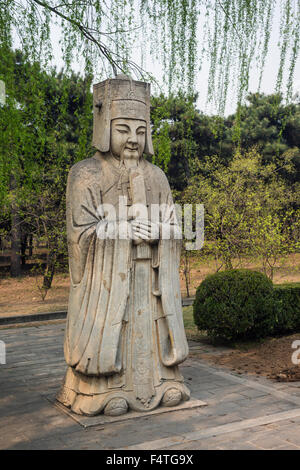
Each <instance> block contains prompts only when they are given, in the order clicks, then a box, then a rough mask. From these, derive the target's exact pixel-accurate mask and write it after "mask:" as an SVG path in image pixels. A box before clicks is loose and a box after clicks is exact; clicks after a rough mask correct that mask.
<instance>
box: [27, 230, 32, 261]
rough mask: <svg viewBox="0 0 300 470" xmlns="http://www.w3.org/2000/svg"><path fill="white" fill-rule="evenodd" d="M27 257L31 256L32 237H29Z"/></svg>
mask: <svg viewBox="0 0 300 470" xmlns="http://www.w3.org/2000/svg"><path fill="white" fill-rule="evenodd" d="M28 256H29V257H30V258H31V256H32V235H29V253H28Z"/></svg>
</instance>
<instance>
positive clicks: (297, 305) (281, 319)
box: [274, 284, 300, 334]
mask: <svg viewBox="0 0 300 470" xmlns="http://www.w3.org/2000/svg"><path fill="white" fill-rule="evenodd" d="M274 287H275V289H274V295H275V298H276V299H277V301H278V303H279V309H278V312H277V318H276V323H275V333H279V334H280V333H288V332H293V331H297V330H298V331H299V330H300V286H299V285H293V284H289V285H284V284H282V285H278V286H274Z"/></svg>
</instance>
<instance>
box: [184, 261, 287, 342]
mask: <svg viewBox="0 0 300 470" xmlns="http://www.w3.org/2000/svg"><path fill="white" fill-rule="evenodd" d="M193 311H194V321H195V324H196V325H197V327H198V329H199V330H206V331H207V333H208V335H209V336H210V337H215V338H217V337H219V338H222V339H226V340H234V339H255V338H261V337H263V336H267V335H268V334H270V333H272V332H273V331H274V328H275V323H276V321H277V320H278V318H279V316H280V315H279V314H278V311H280V310H279V302H278V300H277V299H276V298H275V296H274V288H273V283H272V281H271V280H270V279H268V278H267V277H266V276H265V275H264V274H262V273H260V272H257V271H250V270H247V269H234V270H230V271H223V272H219V273H216V274H213V275H211V276H208V277H207V278H206V279H205V280H204V281H203V282H202V283H201V284H200V286H199V287H198V289H197V292H196V299H195V302H194V306H193ZM282 318H283V317H282Z"/></svg>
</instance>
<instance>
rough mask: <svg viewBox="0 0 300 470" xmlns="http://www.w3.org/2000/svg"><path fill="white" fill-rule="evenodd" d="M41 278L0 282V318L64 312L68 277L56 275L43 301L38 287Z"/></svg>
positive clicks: (66, 301)
mask: <svg viewBox="0 0 300 470" xmlns="http://www.w3.org/2000/svg"><path fill="white" fill-rule="evenodd" d="M41 285H42V277H41V276H29V275H26V276H22V277H21V278H20V279H12V278H6V279H1V280H0V317H8V316H14V315H28V314H33V313H44V312H57V311H60V310H66V308H67V303H68V295H69V285H70V281H69V275H67V274H57V275H56V276H55V277H54V280H53V284H52V287H51V289H50V290H49V291H48V293H47V296H46V298H45V300H42V297H41V294H40V291H39V287H38V286H41Z"/></svg>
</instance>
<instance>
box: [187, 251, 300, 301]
mask: <svg viewBox="0 0 300 470" xmlns="http://www.w3.org/2000/svg"><path fill="white" fill-rule="evenodd" d="M218 267H219V266H218V265H216V263H215V261H214V260H213V259H210V260H206V261H205V262H203V261H201V259H200V260H197V259H193V260H192V261H191V282H190V295H194V294H195V291H196V289H197V287H198V286H199V284H200V283H201V281H203V279H205V277H206V276H208V275H209V274H213V273H215V272H216V270H217V269H218ZM233 267H234V268H235V269H239V268H241V267H242V268H244V269H256V270H258V271H259V270H260V267H259V264H258V263H255V262H253V261H247V260H245V259H243V260H242V266H241V264H240V263H239V261H238V260H235V261H234V263H233ZM273 282H274V284H283V283H290V282H300V253H293V254H291V255H289V256H288V257H287V259H285V260H281V261H279V262H278V264H277V265H276V267H275V269H274V278H273ZM181 289H182V292H184V293H185V295H186V289H185V282H184V278H183V266H181Z"/></svg>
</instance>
